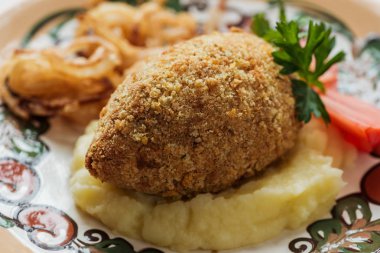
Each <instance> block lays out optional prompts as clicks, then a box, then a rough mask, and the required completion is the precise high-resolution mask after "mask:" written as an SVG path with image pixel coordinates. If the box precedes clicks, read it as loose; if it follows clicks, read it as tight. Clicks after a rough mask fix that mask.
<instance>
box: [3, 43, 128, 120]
mask: <svg viewBox="0 0 380 253" xmlns="http://www.w3.org/2000/svg"><path fill="white" fill-rule="evenodd" d="M120 62H121V61H120V57H119V55H118V53H117V50H116V48H114V47H113V46H112V45H111V44H110V43H108V42H107V41H105V40H103V39H101V38H97V37H85V38H78V39H75V40H74V41H72V42H71V43H70V44H69V45H67V46H66V47H65V48H55V49H46V50H42V51H32V50H19V51H16V52H15V54H14V55H13V57H12V58H11V59H10V61H9V62H8V63H7V67H4V69H7V70H8V73H6V74H5V75H3V76H4V77H5V80H4V81H3V85H2V88H1V92H2V94H3V99H4V100H5V102H6V103H8V104H10V105H12V106H14V105H15V104H16V105H17V106H16V107H17V110H15V111H16V113H18V114H19V115H20V116H23V117H26V116H30V115H36V116H52V115H54V114H56V113H57V112H59V111H62V110H64V109H65V108H66V107H70V106H72V105H73V104H80V103H86V102H91V101H94V100H100V99H104V98H108V96H109V95H110V94H111V93H112V91H113V90H114V87H115V86H117V84H118V83H119V82H120V81H121V77H120V78H117V77H116V76H115V74H114V69H115V68H116V67H117V66H118V65H120ZM15 101H16V102H15ZM20 111H22V113H20Z"/></svg>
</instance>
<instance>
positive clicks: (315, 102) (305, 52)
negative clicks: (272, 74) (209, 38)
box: [251, 1, 345, 123]
mask: <svg viewBox="0 0 380 253" xmlns="http://www.w3.org/2000/svg"><path fill="white" fill-rule="evenodd" d="M277 2H278V3H279V6H280V21H279V22H277V25H276V29H272V28H271V27H270V23H269V21H268V19H267V18H266V16H265V14H264V13H259V14H256V15H255V16H254V17H253V22H252V26H251V29H252V31H253V32H254V33H255V34H256V35H258V36H260V37H262V38H264V39H265V40H267V41H268V42H270V43H272V44H273V45H275V46H276V47H277V50H276V51H275V52H273V54H272V55H273V58H274V61H275V62H276V63H277V64H279V65H281V66H282V70H281V71H280V73H281V74H283V75H290V78H291V81H292V90H293V95H294V97H295V99H296V111H297V118H298V120H299V121H303V122H305V123H307V122H309V121H310V120H311V118H312V115H314V116H315V117H322V119H323V120H324V121H325V122H326V123H329V122H330V117H329V114H328V113H327V111H326V108H325V106H324V104H323V102H322V100H321V98H320V97H319V94H318V93H317V92H316V90H319V91H320V92H324V91H325V87H324V85H323V83H322V82H321V81H320V77H321V76H322V75H323V74H324V73H325V72H326V71H327V70H328V69H329V68H330V67H331V66H332V65H334V64H335V63H337V62H340V61H342V60H343V59H344V57H345V53H344V52H342V51H341V52H339V53H337V54H336V55H334V56H333V57H331V58H329V55H330V54H331V51H332V50H333V48H334V46H335V38H334V37H333V36H332V35H331V31H332V30H331V28H328V27H326V25H325V24H324V23H320V24H318V23H315V22H313V21H310V23H309V28H308V31H307V34H306V36H302V33H301V31H300V28H299V26H298V24H297V23H296V22H295V21H290V22H288V21H287V20H286V15H285V9H284V5H283V2H282V1H277ZM303 41H304V42H305V43H302V42H303ZM303 44H304V45H303ZM312 66H313V67H312Z"/></svg>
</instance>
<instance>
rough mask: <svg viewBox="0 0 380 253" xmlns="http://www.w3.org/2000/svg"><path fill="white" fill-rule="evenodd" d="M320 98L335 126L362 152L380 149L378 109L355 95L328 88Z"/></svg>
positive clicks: (379, 112)
mask: <svg viewBox="0 0 380 253" xmlns="http://www.w3.org/2000/svg"><path fill="white" fill-rule="evenodd" d="M322 100H323V102H324V103H325V104H326V106H327V108H328V112H329V114H330V116H331V118H332V121H333V123H334V125H335V126H337V127H338V128H339V129H340V130H341V131H342V132H343V134H344V135H345V138H346V139H347V140H348V141H349V142H351V143H352V144H354V145H355V146H356V147H357V148H358V149H359V150H361V151H364V152H368V153H370V152H376V153H379V151H380V110H378V109H377V108H375V107H373V106H372V105H370V104H367V103H365V102H363V101H361V100H359V99H357V98H355V97H350V96H346V95H343V94H340V93H338V92H337V91H334V90H333V89H329V90H328V91H327V92H326V94H324V95H322Z"/></svg>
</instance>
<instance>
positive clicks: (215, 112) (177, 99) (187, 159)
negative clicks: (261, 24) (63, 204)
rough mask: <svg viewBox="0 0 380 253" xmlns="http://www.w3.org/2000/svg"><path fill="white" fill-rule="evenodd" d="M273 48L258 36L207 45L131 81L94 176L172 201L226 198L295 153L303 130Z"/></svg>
mask: <svg viewBox="0 0 380 253" xmlns="http://www.w3.org/2000/svg"><path fill="white" fill-rule="evenodd" d="M272 51H273V48H272V47H271V46H270V45H269V44H268V43H266V42H265V41H263V40H261V39H259V38H257V37H256V36H254V35H252V34H246V33H242V32H231V33H226V34H220V33H215V34H211V35H204V36H200V37H198V38H195V39H191V40H189V41H187V42H183V43H180V44H177V45H175V46H173V47H170V48H169V49H167V50H166V51H164V52H163V53H162V54H161V55H160V56H159V57H158V58H155V59H154V60H151V61H149V62H147V63H146V64H145V65H141V66H140V67H139V68H136V70H135V71H134V72H132V73H130V74H129V75H128V76H127V78H126V80H125V81H124V83H123V84H122V85H120V86H119V87H118V89H117V90H116V92H115V93H114V94H113V95H112V97H111V99H110V101H109V102H108V104H107V106H106V107H105V108H104V109H103V111H102V113H101V119H100V123H99V127H98V129H97V132H96V135H95V139H94V140H93V142H92V145H91V147H90V148H89V150H88V153H87V156H86V167H87V169H88V170H89V171H90V172H91V174H92V175H93V176H95V177H97V178H99V179H101V180H102V181H105V182H109V183H112V184H115V185H117V186H119V187H122V188H125V189H132V190H135V191H138V192H143V193H147V194H153V195H158V196H163V197H172V198H181V197H191V196H194V195H195V194H198V193H206V192H210V193H216V192H219V191H221V190H224V189H226V188H228V187H230V186H232V185H233V184H235V183H236V182H238V181H239V180H241V179H243V178H246V177H251V176H253V175H255V174H257V173H258V172H260V171H261V170H263V169H264V168H265V167H266V166H268V165H269V164H270V163H272V162H273V161H275V160H276V159H278V158H279V157H281V156H282V155H284V154H285V153H286V152H287V151H288V150H289V149H291V148H292V147H293V146H294V144H295V140H296V137H297V133H298V131H299V128H300V124H299V123H298V122H297V120H296V118H295V102H294V98H293V96H292V91H291V83H290V81H289V79H288V78H287V77H285V76H282V75H280V74H279V67H278V66H277V65H276V64H275V63H274V62H273V59H272V56H271V52H272Z"/></svg>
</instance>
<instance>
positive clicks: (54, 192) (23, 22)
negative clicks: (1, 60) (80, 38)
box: [0, 0, 380, 253]
mask: <svg viewBox="0 0 380 253" xmlns="http://www.w3.org/2000/svg"><path fill="white" fill-rule="evenodd" d="M85 2H86V1H85V0H65V1H61V0H34V1H26V0H24V1H19V2H18V3H17V4H15V5H14V7H13V8H11V9H10V10H8V11H7V12H5V13H3V14H2V15H1V16H2V18H1V20H0V33H1V37H0V48H3V49H4V50H3V51H4V52H6V51H9V49H10V48H15V47H18V46H20V45H22V43H24V44H25V43H27V42H28V40H29V39H30V37H31V36H33V35H34V33H35V32H36V31H37V30H39V29H40V28H43V27H45V25H46V24H53V28H51V27H50V28H49V29H50V30H48V31H50V32H48V33H47V35H46V36H42V37H41V38H42V39H39V40H36V41H34V42H33V43H32V44H31V46H33V47H38V46H41V45H46V44H44V43H54V42H56V41H57V40H59V39H61V37H60V36H63V35H62V34H65V30H70V27H69V26H70V24H69V23H70V22H68V24H67V27H66V25H65V24H58V25H59V27H58V26H57V25H54V20H55V18H56V17H62V15H65V16H68V17H70V15H71V16H72V14H73V13H75V12H76V11H78V10H80V8H82V6H83V5H84V3H85ZM181 4H182V7H181V8H183V9H184V10H187V11H189V12H191V13H192V14H194V15H195V17H196V18H197V19H198V20H199V22H202V20H205V19H207V15H209V14H208V13H209V12H208V10H210V9H211V8H213V6H215V5H216V4H217V1H207V0H183V1H181ZM289 4H290V7H289V8H290V11H291V12H292V13H293V14H292V15H294V17H295V18H297V20H298V21H299V22H300V23H302V22H305V21H307V19H309V18H310V16H311V17H312V18H317V19H322V20H324V21H327V22H329V23H330V24H331V26H332V27H333V29H334V31H335V33H336V36H337V38H338V45H339V46H340V47H341V48H343V49H345V51H346V52H350V55H349V61H347V62H346V63H345V64H343V65H341V66H340V71H339V83H338V87H339V89H340V91H341V92H344V93H348V94H351V95H356V96H359V97H361V98H362V99H365V100H368V101H369V102H372V103H374V104H376V105H377V106H379V107H380V37H376V36H374V35H371V36H370V37H364V35H368V33H369V32H380V26H379V23H380V14H379V13H376V11H378V10H379V9H380V2H378V1H373V2H371V1H348V0H340V1H338V0H334V1H328V0H324V1H307V2H306V1H289ZM372 9H373V10H372ZM259 11H266V12H268V13H269V14H273V13H275V11H276V10H275V9H274V7H273V6H272V5H270V4H267V3H264V2H261V1H253V0H234V1H232V0H231V1H228V2H227V7H226V11H225V13H223V15H222V18H221V19H220V20H219V21H220V23H219V28H220V30H226V29H228V27H230V26H242V27H244V26H246V25H247V24H249V20H250V17H251V16H252V15H253V14H254V13H257V12H259ZM353 11H355V16H352V15H351V12H353ZM272 16H273V15H272ZM376 29H377V30H376ZM52 31H53V32H52ZM22 38H23V39H22ZM43 40H44V42H42V41H43ZM358 63H359V64H358ZM354 65H355V66H356V67H355V71H352V69H351V67H352V66H354ZM359 84H360V86H361V87H362V88H361V89H357V87H358V86H359ZM363 87H368V89H371V90H374V91H375V92H374V93H375V95H372V96H369V95H368V94H369V93H366V92H363ZM359 91H362V92H359ZM364 91H365V90H364ZM376 92H377V94H376ZM370 93H371V92H370ZM82 131H83V129H82V128H79V127H75V126H70V125H67V124H63V123H62V121H60V120H59V119H54V120H51V121H50V122H48V121H46V120H37V119H36V120H31V121H29V122H26V121H23V120H20V119H18V118H17V117H15V116H14V115H12V113H11V112H10V111H9V110H8V109H7V107H6V106H5V105H3V104H1V105H0V226H1V227H3V229H2V230H1V232H2V233H1V234H2V236H1V237H3V238H5V235H6V234H7V233H5V229H7V231H8V232H10V233H11V234H12V235H13V236H14V237H16V238H17V239H18V240H20V242H21V244H23V245H24V246H25V249H21V248H20V249H19V250H14V251H13V252H53V251H54V252H62V253H63V252H83V253H84V252H87V253H89V252H93V253H94V252H109V253H111V252H112V253H117V252H126V253H129V252H131V253H132V252H145V253H148V252H151V253H153V252H157V253H158V252H170V251H169V250H167V249H163V248H156V247H155V246H153V245H147V244H146V243H144V242H140V241H136V240H132V239H129V238H123V237H121V236H120V235H118V234H117V233H113V232H112V231H109V230H108V229H107V228H106V227H104V226H103V225H101V224H100V223H98V222H96V221H95V220H94V219H92V218H91V217H89V216H87V215H85V214H84V213H82V212H80V211H79V210H78V209H77V208H76V207H75V204H74V202H73V200H72V197H71V193H70V191H69V187H68V181H69V176H70V160H71V156H72V151H73V146H74V143H75V141H76V139H77V137H78V136H79V135H80V134H81V132H82ZM379 162H380V161H379V160H378V158H376V157H375V156H370V155H366V154H361V155H360V156H359V158H358V160H357V163H356V164H355V165H353V166H351V169H347V170H345V171H344V179H345V181H346V182H347V186H346V187H345V188H344V189H343V191H342V193H341V196H340V198H339V199H338V200H337V203H336V205H335V206H334V208H333V209H332V211H331V214H330V215H329V216H326V217H325V219H323V220H319V221H316V222H315V223H313V224H310V225H309V226H308V227H307V228H303V229H301V230H298V231H289V232H288V233H285V234H282V235H280V236H278V237H277V238H274V239H273V240H271V241H269V242H266V243H263V244H261V245H259V246H256V247H254V248H245V249H239V250H236V251H234V252H252V251H254V252H262V253H264V252H298V253H301V252H304V253H306V252H326V253H327V252H331V253H333V252H342V253H343V252H344V253H348V252H362V253H369V252H380V183H379V182H380V163H379ZM7 238H8V237H7ZM0 241H2V239H0ZM7 243H8V241H2V243H1V244H7ZM9 243H11V242H10V241H9ZM2 247H3V246H0V249H2ZM4 247H5V246H4ZM13 247H16V248H17V247H18V246H13ZM26 248H27V249H26ZM5 249H11V248H9V247H8V248H7V247H5V248H3V249H2V250H1V252H5V251H7V252H8V250H5ZM13 249H15V248H13ZM28 249H29V250H28ZM3 250H4V251H3ZM22 250H25V251H22Z"/></svg>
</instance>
